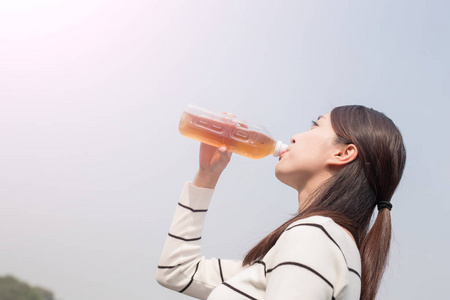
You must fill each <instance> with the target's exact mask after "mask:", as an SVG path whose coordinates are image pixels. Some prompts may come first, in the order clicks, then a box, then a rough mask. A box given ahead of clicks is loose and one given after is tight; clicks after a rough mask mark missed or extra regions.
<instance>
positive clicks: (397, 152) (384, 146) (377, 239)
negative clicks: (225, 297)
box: [243, 105, 406, 300]
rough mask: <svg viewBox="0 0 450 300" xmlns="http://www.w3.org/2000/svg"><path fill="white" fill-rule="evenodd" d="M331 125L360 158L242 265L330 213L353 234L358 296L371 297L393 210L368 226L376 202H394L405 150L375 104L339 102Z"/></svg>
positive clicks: (384, 254) (381, 269) (382, 212)
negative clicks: (290, 231) (307, 221)
mask: <svg viewBox="0 0 450 300" xmlns="http://www.w3.org/2000/svg"><path fill="white" fill-rule="evenodd" d="M331 124H332V126H333V130H334V132H335V133H336V135H337V141H336V142H337V143H343V144H353V145H355V146H356V148H357V149H358V156H357V158H356V159H355V160H354V161H352V162H350V163H348V164H347V165H345V166H344V167H343V168H341V169H340V170H339V171H337V173H336V174H335V175H334V176H332V177H331V178H330V179H329V180H327V181H326V182H324V183H323V184H322V185H321V186H320V187H319V188H318V189H317V190H316V191H315V192H314V193H313V194H312V195H310V197H309V199H308V201H307V202H306V203H309V205H308V207H306V208H305V209H304V210H302V211H300V212H299V213H298V214H297V215H296V216H295V217H294V218H292V219H290V220H288V221H287V222H286V223H284V224H283V225H281V226H280V227H278V228H277V229H276V230H274V231H273V232H272V233H270V234H269V235H268V236H266V237H265V238H264V239H263V240H262V241H261V242H259V243H258V244H257V245H256V246H255V247H254V248H253V249H251V250H250V251H249V252H248V254H247V255H246V257H245V259H244V262H243V265H250V264H252V263H253V262H255V261H257V260H260V259H262V258H263V257H264V255H265V254H266V253H267V252H268V251H269V250H270V249H271V248H272V247H273V245H274V244H275V243H276V241H277V240H278V238H279V237H280V235H281V234H282V233H283V231H284V230H285V229H286V228H287V227H288V226H289V224H291V223H293V222H295V221H297V220H300V219H303V218H306V217H309V216H313V215H321V216H327V217H330V218H332V219H333V220H334V221H335V222H336V223H337V224H339V225H340V226H342V227H344V228H345V229H347V230H348V231H349V232H350V233H351V234H352V235H353V237H354V238H355V241H356V244H357V246H358V248H359V251H360V254H361V262H362V274H361V280H362V282H361V297H360V299H361V300H373V299H375V295H376V293H377V291H378V287H379V285H380V281H381V277H382V276H383V273H384V270H385V266H386V262H387V257H388V253H389V248H390V240H391V215H390V210H389V209H387V208H383V209H381V210H379V211H378V215H377V216H376V219H375V221H374V223H373V225H372V227H371V228H370V230H369V227H370V221H371V217H372V215H373V213H374V208H375V207H376V205H377V203H378V202H380V201H388V202H390V201H391V198H392V195H393V194H394V191H395V189H396V188H397V186H398V183H399V182H400V179H401V177H402V174H403V169H404V167H405V161H406V150H405V147H404V144H403V139H402V135H401V133H400V131H399V130H398V128H397V127H396V126H395V124H394V123H393V122H392V120H391V119H389V118H388V117H386V116H385V115H384V114H383V113H380V112H378V111H376V110H374V109H371V108H366V107H364V106H359V105H351V106H340V107H336V108H334V109H333V110H332V111H331Z"/></svg>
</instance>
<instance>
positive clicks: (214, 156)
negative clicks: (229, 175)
mask: <svg viewBox="0 0 450 300" xmlns="http://www.w3.org/2000/svg"><path fill="white" fill-rule="evenodd" d="M231 154H232V153H231V152H230V151H227V149H226V147H225V146H222V147H220V148H217V147H214V146H210V145H208V144H205V143H201V144H200V157H199V170H198V172H197V175H196V176H195V179H194V182H193V184H194V185H196V186H198V187H204V188H214V187H215V186H216V184H217V181H218V180H219V177H220V174H222V172H223V170H225V168H226V166H227V165H228V163H229V162H230V159H231Z"/></svg>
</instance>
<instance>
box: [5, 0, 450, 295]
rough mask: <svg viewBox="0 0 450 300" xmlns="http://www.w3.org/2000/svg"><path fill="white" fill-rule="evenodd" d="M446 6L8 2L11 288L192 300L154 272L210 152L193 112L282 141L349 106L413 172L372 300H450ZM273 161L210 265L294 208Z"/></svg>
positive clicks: (244, 197)
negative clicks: (190, 130) (236, 121)
mask: <svg viewBox="0 0 450 300" xmlns="http://www.w3.org/2000/svg"><path fill="white" fill-rule="evenodd" d="M449 11H450V2H448V1H430V0H428V1H414V0H411V1H385V0H383V1H211V0H208V1H114V0H111V1H106V0H89V1H87V0H84V1H67V0H53V1H50V0H49V1H32V0H15V1H2V2H1V4H0V275H5V274H13V275H15V276H17V277H19V278H21V279H23V280H25V281H27V282H29V283H30V284H33V285H41V286H44V287H46V288H49V289H51V290H52V291H53V292H54V293H55V295H56V297H57V299H60V300H79V299H83V300H98V299H108V300H123V299H128V300H153V299H189V298H188V297H187V296H184V295H180V294H177V293H175V292H173V291H170V290H166V289H164V288H163V287H161V286H159V285H158V284H157V283H156V280H155V272H156V267H157V264H158V259H159V255H160V253H161V249H162V246H163V243H164V240H165V238H166V236H167V231H168V228H169V225H170V221H171V219H172V215H173V212H174V210H175V207H176V204H177V202H178V197H179V195H180V193H181V189H182V186H183V184H184V182H185V181H188V180H192V179H193V177H194V175H195V172H196V168H197V164H198V162H197V157H198V146H199V144H198V142H196V141H193V140H190V139H187V138H185V137H183V136H181V135H180V134H179V132H178V121H179V118H180V116H181V114H182V111H183V109H184V107H185V106H187V105H188V104H189V103H196V104H198V105H201V106H204V107H207V108H211V109H215V110H219V111H227V112H232V113H234V114H235V115H237V116H238V117H240V118H242V119H246V120H248V121H249V122H254V123H258V124H261V125H264V126H265V127H266V128H267V129H268V130H269V131H270V132H271V134H272V135H273V136H274V137H275V138H276V139H280V140H283V141H285V142H288V141H289V138H290V137H291V136H292V135H293V134H296V133H298V132H301V131H304V130H308V129H309V126H310V123H311V119H316V118H317V116H318V115H322V114H325V113H327V112H329V111H330V110H331V109H332V108H333V107H335V106H339V105H344V104H362V105H366V106H368V107H373V108H375V109H377V110H379V111H382V112H384V113H386V115H388V116H389V117H390V118H392V119H393V120H394V122H395V123H396V124H397V126H398V127H399V128H400V130H401V132H402V133H403V137H404V140H405V144H406V148H407V153H408V158H407V165H406V170H405V173H404V177H403V180H402V182H401V184H400V186H399V188H398V190H397V193H396V194H395V195H394V198H393V199H392V203H393V205H394V208H393V210H392V219H393V228H394V239H393V243H392V252H391V259H390V266H389V268H388V270H387V272H386V275H385V277H384V280H383V282H382V286H381V290H380V293H379V295H378V299H380V300H381V299H383V300H397V299H424V298H425V299H445V298H447V297H448V295H449V293H450V287H449V285H448V282H447V280H448V278H450V259H449V256H448V253H450V235H449V233H448V228H449V226H448V224H447V217H448V215H449V213H450V203H449V197H448V195H449V192H450V191H449V189H450V188H449V187H450V174H449V170H450V159H449V155H448V149H449V148H450V142H449V134H448V128H449V126H448V117H447V116H448V111H449V109H450V104H449V98H450V89H449V86H450V84H449V83H450V82H449V79H450V76H449V70H450V58H449V55H448V53H450V19H449V18H448V12H449ZM276 162H277V159H275V158H273V157H266V158H263V159H261V160H251V159H247V158H244V157H240V156H238V155H234V156H233V158H232V161H231V163H230V165H229V167H228V169H227V170H226V171H225V173H224V174H223V176H222V179H221V181H220V182H219V184H218V186H217V189H216V192H215V196H214V199H213V203H212V205H211V208H210V210H209V213H208V217H207V221H206V228H205V231H204V234H203V246H204V250H203V251H204V255H206V256H208V257H213V256H214V257H218V258H236V259H239V258H243V256H244V255H245V253H246V252H247V251H248V250H249V249H250V248H251V247H252V246H253V245H254V244H255V243H256V242H258V241H259V240H260V239H261V238H263V237H264V236H265V235H266V234H267V233H269V232H270V231H271V230H273V229H274V228H276V227H277V226H278V225H280V224H281V223H282V222H284V221H285V220H286V219H288V218H289V217H290V216H291V215H292V214H294V213H295V210H296V208H297V206H296V205H297V203H296V201H297V195H296V193H295V191H294V190H292V189H290V188H289V187H287V186H285V185H283V184H282V183H280V182H279V181H278V180H277V179H276V178H275V176H274V167H275V165H276Z"/></svg>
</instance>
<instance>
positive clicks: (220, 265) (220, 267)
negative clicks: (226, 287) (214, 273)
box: [218, 259, 225, 282]
mask: <svg viewBox="0 0 450 300" xmlns="http://www.w3.org/2000/svg"><path fill="white" fill-rule="evenodd" d="M218 262H219V271H220V279H222V282H224V281H225V280H223V273H222V264H221V263H220V259H218Z"/></svg>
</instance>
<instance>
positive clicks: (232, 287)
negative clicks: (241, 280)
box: [223, 282, 258, 300]
mask: <svg viewBox="0 0 450 300" xmlns="http://www.w3.org/2000/svg"><path fill="white" fill-rule="evenodd" d="M223 285H224V286H227V287H229V288H230V289H232V290H233V291H235V292H237V293H239V294H241V295H243V296H245V297H247V298H248V299H253V300H258V299H256V298H253V297H252V296H250V295H248V294H246V293H244V292H243V291H240V290H238V289H237V288H235V287H234V286H231V285H229V284H228V283H226V282H224V283H223Z"/></svg>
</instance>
